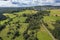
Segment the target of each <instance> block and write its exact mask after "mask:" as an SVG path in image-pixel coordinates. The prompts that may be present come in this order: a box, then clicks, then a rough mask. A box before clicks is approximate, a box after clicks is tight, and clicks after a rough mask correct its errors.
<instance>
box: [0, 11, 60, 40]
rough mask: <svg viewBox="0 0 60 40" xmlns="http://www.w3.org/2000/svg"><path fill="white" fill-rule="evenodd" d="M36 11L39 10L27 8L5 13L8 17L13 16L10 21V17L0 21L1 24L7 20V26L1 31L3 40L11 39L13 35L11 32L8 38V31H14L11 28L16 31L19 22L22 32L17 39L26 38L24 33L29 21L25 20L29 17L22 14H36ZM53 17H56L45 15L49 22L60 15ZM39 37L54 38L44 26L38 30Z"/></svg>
mask: <svg viewBox="0 0 60 40" xmlns="http://www.w3.org/2000/svg"><path fill="white" fill-rule="evenodd" d="M36 12H37V11H34V10H25V11H22V12H17V13H14V14H15V15H14V14H13V13H11V14H10V13H5V14H3V15H5V16H6V17H9V18H11V19H12V20H11V21H10V19H9V18H7V19H6V20H3V21H0V22H1V23H0V25H3V24H5V22H7V25H6V28H5V29H3V30H2V31H1V32H0V37H2V38H3V40H11V38H12V37H13V35H12V34H10V35H9V38H7V32H9V31H11V32H13V33H14V31H13V30H9V29H10V28H13V29H14V30H15V31H16V26H17V24H20V25H21V26H19V27H20V28H19V29H18V31H19V33H20V36H19V37H16V38H15V40H24V37H23V33H24V31H25V30H26V29H27V27H28V25H29V23H24V22H25V20H26V19H27V17H23V16H22V15H23V14H35V13H36ZM16 15H17V16H16ZM49 18H51V19H49ZM53 18H54V17H48V16H46V17H44V21H46V22H49V21H51V20H54V19H59V17H58V18H54V19H53ZM8 21H9V22H8ZM17 22H18V23H17ZM37 37H38V39H39V40H52V38H51V37H50V35H49V34H48V33H47V32H46V30H45V29H44V28H43V27H41V29H40V30H39V31H38V33H37Z"/></svg>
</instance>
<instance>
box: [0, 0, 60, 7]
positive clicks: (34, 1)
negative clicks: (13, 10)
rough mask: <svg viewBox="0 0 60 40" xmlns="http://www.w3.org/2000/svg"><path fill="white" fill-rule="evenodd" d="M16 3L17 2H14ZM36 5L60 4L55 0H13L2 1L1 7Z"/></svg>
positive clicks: (0, 2)
mask: <svg viewBox="0 0 60 40" xmlns="http://www.w3.org/2000/svg"><path fill="white" fill-rule="evenodd" d="M13 3H15V4H13ZM36 5H60V3H58V4H57V3H55V0H15V1H14V0H13V1H10V0H9V1H0V7H22V6H23V7H26V6H36Z"/></svg>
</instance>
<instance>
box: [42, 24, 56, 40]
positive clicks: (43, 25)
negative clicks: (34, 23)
mask: <svg viewBox="0 0 60 40" xmlns="http://www.w3.org/2000/svg"><path fill="white" fill-rule="evenodd" d="M42 27H44V28H45V30H46V31H47V32H48V34H49V35H50V36H51V37H52V39H53V40H56V39H55V38H54V36H53V35H52V34H51V33H50V31H49V30H48V29H47V28H46V27H45V25H44V24H42Z"/></svg>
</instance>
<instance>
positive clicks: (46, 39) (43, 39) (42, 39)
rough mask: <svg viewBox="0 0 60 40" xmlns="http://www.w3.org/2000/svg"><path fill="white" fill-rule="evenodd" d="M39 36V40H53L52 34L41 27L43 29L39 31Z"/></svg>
mask: <svg viewBox="0 0 60 40" xmlns="http://www.w3.org/2000/svg"><path fill="white" fill-rule="evenodd" d="M37 37H38V39H39V40H52V38H51V37H50V35H49V34H48V33H47V31H46V30H45V29H44V28H43V27H41V29H40V30H39V31H38V33H37Z"/></svg>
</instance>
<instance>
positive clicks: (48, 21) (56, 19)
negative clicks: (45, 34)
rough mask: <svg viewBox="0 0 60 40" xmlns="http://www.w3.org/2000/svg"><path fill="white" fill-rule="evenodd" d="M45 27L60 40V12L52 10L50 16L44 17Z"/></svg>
mask: <svg viewBox="0 0 60 40" xmlns="http://www.w3.org/2000/svg"><path fill="white" fill-rule="evenodd" d="M43 20H44V23H45V26H46V27H47V28H48V29H49V30H50V32H51V33H52V34H53V36H54V37H55V38H56V39H57V40H60V39H59V38H60V37H59V36H60V35H59V31H60V30H59V29H60V28H59V27H60V10H50V15H49V16H44V19H43Z"/></svg>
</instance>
